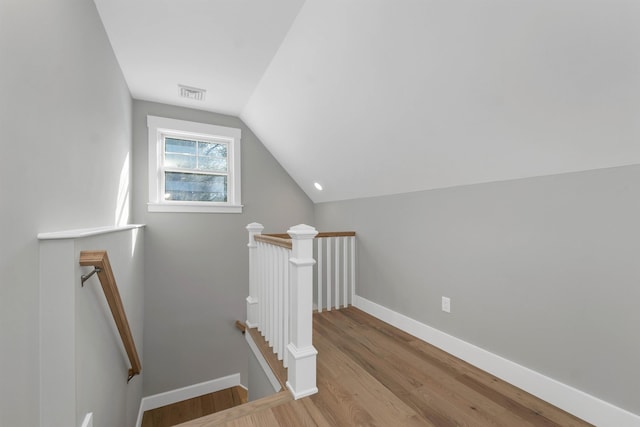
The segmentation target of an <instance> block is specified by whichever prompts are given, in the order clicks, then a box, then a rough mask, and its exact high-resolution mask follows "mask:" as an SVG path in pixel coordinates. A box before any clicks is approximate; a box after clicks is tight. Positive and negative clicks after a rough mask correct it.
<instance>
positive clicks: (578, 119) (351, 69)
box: [95, 0, 640, 202]
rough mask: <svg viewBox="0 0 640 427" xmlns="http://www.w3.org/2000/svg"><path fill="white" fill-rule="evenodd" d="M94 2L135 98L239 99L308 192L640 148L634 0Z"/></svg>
mask: <svg viewBox="0 0 640 427" xmlns="http://www.w3.org/2000/svg"><path fill="white" fill-rule="evenodd" d="M95 3H96V5H97V7H98V10H99V12H100V15H101V17H102V20H103V22H104V25H105V28H106V30H107V33H108V35H109V38H110V40H111V43H112V45H113V48H114V51H115V53H116V56H117V58H118V61H119V62H120V65H121V68H122V70H123V73H124V75H125V78H126V80H127V83H128V84H129V87H130V90H131V93H132V96H133V97H134V98H136V99H144V100H152V101H159V102H164V103H168V104H174V105H183V106H188V107H192V108H198V109H203V110H209V111H214V112H221V113H227V114H233V115H237V116H239V117H241V118H242V119H243V120H244V122H245V123H246V124H247V125H248V126H249V127H250V128H251V129H252V130H253V131H254V132H255V133H256V134H257V135H258V137H259V138H260V139H261V140H262V142H263V143H264V144H265V145H266V147H267V148H268V149H269V150H270V151H271V153H272V154H273V155H274V156H275V157H276V158H277V159H278V161H279V162H280V163H281V164H282V166H283V167H284V168H285V169H286V170H287V171H288V172H289V174H290V175H291V176H292V177H293V178H294V179H295V180H296V182H297V183H298V184H299V185H300V187H301V188H302V189H303V190H304V191H305V192H306V193H307V194H308V195H309V197H310V198H311V199H312V200H314V201H315V202H322V201H331V200H344V199H351V198H360V197H368V196H378V195H385V194H395V193H403V192H409V191H418V190H426V189H434V188H443V187H450V186H456V185H466V184H474V183H481V182H490V181H498V180H506V179H514V178H522V177H530V176H540V175H548V174H557V173H564V172H573V171H580V170H588V169H597V168H604V167H611V166H620V165H626V164H636V163H640V2H638V1H637V0H607V1H602V0H400V1H393V0H306V1H302V0H270V1H268V2H266V1H255V0H95ZM178 84H183V85H187V86H193V87H198V88H203V89H206V90H207V94H206V99H205V101H193V100H185V99H184V98H179V97H178V86H177V85H178ZM314 182H319V183H321V184H322V186H323V187H324V190H323V191H318V190H316V189H315V188H314V187H313V183H314Z"/></svg>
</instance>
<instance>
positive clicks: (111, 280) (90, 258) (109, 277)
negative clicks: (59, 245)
mask: <svg viewBox="0 0 640 427" xmlns="http://www.w3.org/2000/svg"><path fill="white" fill-rule="evenodd" d="M80 265H82V266H93V267H94V270H93V271H91V272H90V273H88V274H85V275H83V276H82V285H83V286H84V282H85V281H86V280H88V279H89V277H91V276H92V275H93V274H95V273H97V274H98V279H99V280H100V285H102V290H103V292H104V296H105V297H106V299H107V303H108V304H109V309H110V310H111V315H112V316H113V320H114V321H115V323H116V327H117V328H118V332H119V333H120V339H121V340H122V344H123V345H124V349H125V351H126V352H127V357H128V359H129V363H130V364H131V368H130V369H129V374H128V377H127V382H129V381H130V380H131V378H133V377H134V376H135V375H138V374H140V371H141V370H142V365H141V364H140V359H139V358H138V352H137V350H136V344H135V342H134V340H133V334H132V333H131V328H130V327H129V321H128V320H127V314H126V313H125V311H124V306H123V305H122V299H121V298H120V292H119V291H118V285H117V284H116V279H115V276H114V275H113V271H112V270H111V263H110V262H109V257H108V255H107V251H81V252H80Z"/></svg>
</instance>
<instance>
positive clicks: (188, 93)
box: [178, 85, 207, 101]
mask: <svg viewBox="0 0 640 427" xmlns="http://www.w3.org/2000/svg"><path fill="white" fill-rule="evenodd" d="M178 87H179V88H180V96H181V97H183V98H189V99H195V100H196V101H204V94H205V93H206V92H207V91H206V90H205V89H198V88H197V87H190V86H185V85H178Z"/></svg>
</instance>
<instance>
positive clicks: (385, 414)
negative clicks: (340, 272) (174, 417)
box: [182, 307, 590, 427]
mask: <svg viewBox="0 0 640 427" xmlns="http://www.w3.org/2000/svg"><path fill="white" fill-rule="evenodd" d="M313 340H314V346H315V347H316V348H317V350H318V374H317V380H318V389H319V392H318V393H317V394H315V395H313V396H310V397H307V398H304V399H300V400H297V401H294V400H292V398H291V396H290V394H289V393H288V392H287V391H283V392H280V393H278V394H275V395H273V396H270V397H268V398H266V399H262V400H259V401H256V402H251V403H249V404H246V405H241V406H239V407H236V408H232V409H230V410H227V411H223V412H220V413H218V414H213V415H210V416H207V417H203V418H200V419H198V420H194V421H192V422H189V423H185V424H183V425H182V427H211V426H219V425H220V426H227V427H249V426H260V427H263V426H266V427H269V426H345V427H346V426H349V427H351V426H436V427H447V426H452V427H453V426H473V427H476V426H477V427H483V426H508V427H520V426H588V425H590V424H588V423H585V422H584V421H581V420H579V419H577V418H576V417H574V416H572V415H570V414H568V413H566V412H563V411H562V410H560V409H558V408H555V407H553V406H551V405H549V404H547V403H545V402H543V401H541V400H540V399H538V398H536V397H534V396H532V395H530V394H528V393H526V392H524V391H522V390H520V389H518V388H516V387H513V386H511V385H509V384H507V383H505V382H504V381H501V380H499V379H497V378H495V377H493V376H491V375H489V374H487V373H485V372H483V371H480V370H478V369H477V368H474V367H473V366H471V365H469V364H467V363H465V362H463V361H461V360H459V359H457V358H455V357H453V356H451V355H449V354H447V353H445V352H443V351H441V350H439V349H437V348H435V347H433V346H431V345H429V344H427V343H425V342H423V341H420V340H419V339H417V338H414V337H412V336H411V335H408V334H406V333H404V332H402V331H400V330H398V329H396V328H394V327H392V326H390V325H388V324H386V323H383V322H381V321H379V320H377V319H375V318H373V317H371V316H369V315H367V314H365V313H364V312H362V311H360V310H358V309H355V308H351V307H350V308H347V309H343V310H334V311H331V312H323V313H320V314H318V313H316V314H314V337H313Z"/></svg>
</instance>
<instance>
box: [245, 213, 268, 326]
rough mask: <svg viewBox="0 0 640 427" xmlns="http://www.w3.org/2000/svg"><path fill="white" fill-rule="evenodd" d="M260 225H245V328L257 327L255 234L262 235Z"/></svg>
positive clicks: (256, 248) (253, 223)
mask: <svg viewBox="0 0 640 427" xmlns="http://www.w3.org/2000/svg"><path fill="white" fill-rule="evenodd" d="M262 230H264V227H263V226H262V224H258V223H257V222H252V223H251V224H249V225H247V231H249V244H248V245H247V246H248V247H249V296H248V297H247V327H249V328H255V327H257V326H258V265H257V264H258V254H257V251H258V244H257V243H256V239H255V236H256V234H262Z"/></svg>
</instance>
